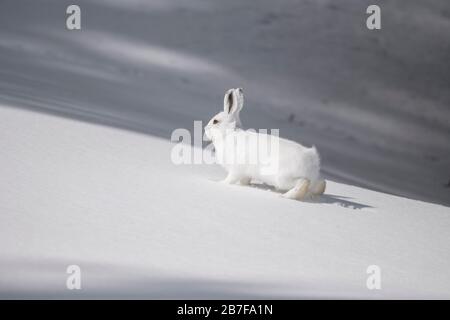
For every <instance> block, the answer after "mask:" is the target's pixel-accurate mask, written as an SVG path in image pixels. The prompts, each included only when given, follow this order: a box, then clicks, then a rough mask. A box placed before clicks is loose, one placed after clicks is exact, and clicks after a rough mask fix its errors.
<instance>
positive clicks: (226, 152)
mask: <svg viewBox="0 0 450 320" xmlns="http://www.w3.org/2000/svg"><path fill="white" fill-rule="evenodd" d="M230 95H231V97H230ZM243 102H244V95H243V91H242V89H230V90H228V91H227V93H226V94H225V97H224V111H223V112H220V113H218V114H217V115H215V116H214V117H213V118H212V119H211V120H210V121H209V123H208V124H207V125H206V127H205V136H206V137H207V138H208V139H209V140H212V143H213V144H214V147H215V150H216V158H217V161H218V162H219V164H221V165H222V166H223V167H224V168H225V169H226V170H227V171H228V176H227V177H226V179H225V180H224V181H225V182H227V183H241V184H248V183H250V181H251V180H252V179H253V180H258V181H262V182H264V183H266V184H268V185H271V186H274V187H275V188H276V189H278V190H282V191H287V190H289V191H288V192H286V193H285V196H286V197H288V198H295V199H303V198H305V196H307V195H315V194H321V193H323V191H324V189H325V181H324V180H322V179H320V158H319V154H318V152H317V150H316V148H315V147H312V148H307V147H304V146H302V145H301V144H299V143H296V142H294V141H291V140H287V139H282V138H279V140H278V141H279V144H278V152H268V153H263V155H262V156H261V154H258V155H255V152H257V150H258V149H257V146H258V143H259V141H271V140H270V139H273V138H274V136H270V135H267V134H262V133H256V132H254V131H251V130H242V129H240V128H238V127H237V126H236V124H237V123H240V120H239V112H240V111H241V109H242V107H243ZM275 139H276V138H275ZM233 142H235V143H233ZM252 157H253V158H252ZM238 159H240V160H238ZM250 159H257V161H256V162H255V161H250ZM268 167H271V168H276V170H267V168H268Z"/></svg>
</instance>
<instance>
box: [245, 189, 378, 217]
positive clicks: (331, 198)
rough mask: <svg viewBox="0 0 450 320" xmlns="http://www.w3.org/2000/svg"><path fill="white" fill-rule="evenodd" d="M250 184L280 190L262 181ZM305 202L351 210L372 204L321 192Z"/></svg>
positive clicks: (273, 190)
mask: <svg viewBox="0 0 450 320" xmlns="http://www.w3.org/2000/svg"><path fill="white" fill-rule="evenodd" d="M250 186H251V187H254V188H257V189H261V190H266V191H272V192H275V193H279V194H280V191H278V190H276V189H275V188H274V187H273V186H269V185H267V184H264V183H251V184H250ZM305 202H308V203H318V204H320V203H327V204H334V205H338V206H340V207H344V208H349V209H353V210H360V209H366V208H373V207H372V206H369V205H367V204H363V203H359V202H355V201H352V198H350V197H344V196H339V195H335V194H323V195H321V196H318V197H316V198H313V199H307V200H305Z"/></svg>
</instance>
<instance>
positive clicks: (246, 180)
mask: <svg viewBox="0 0 450 320" xmlns="http://www.w3.org/2000/svg"><path fill="white" fill-rule="evenodd" d="M251 181H252V178H250V177H243V178H241V179H240V180H239V183H240V184H241V185H243V186H248V185H249V184H250V182H251Z"/></svg>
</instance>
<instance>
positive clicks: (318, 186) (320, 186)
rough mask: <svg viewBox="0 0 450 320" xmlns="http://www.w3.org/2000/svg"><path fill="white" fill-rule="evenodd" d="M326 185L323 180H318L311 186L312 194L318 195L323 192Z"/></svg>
mask: <svg viewBox="0 0 450 320" xmlns="http://www.w3.org/2000/svg"><path fill="white" fill-rule="evenodd" d="M326 187H327V182H326V181H325V180H319V181H317V182H316V183H315V184H314V185H313V186H312V187H311V193H312V194H313V195H314V196H320V195H322V194H323V193H324V192H325V189H326Z"/></svg>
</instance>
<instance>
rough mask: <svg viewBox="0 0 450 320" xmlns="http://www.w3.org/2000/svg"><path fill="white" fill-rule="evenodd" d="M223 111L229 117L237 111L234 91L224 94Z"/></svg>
mask: <svg viewBox="0 0 450 320" xmlns="http://www.w3.org/2000/svg"><path fill="white" fill-rule="evenodd" d="M223 111H225V113H226V114H229V115H231V114H234V113H236V112H237V111H238V101H237V97H236V93H235V92H234V89H230V90H228V91H227V92H226V93H225V96H224V97H223Z"/></svg>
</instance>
